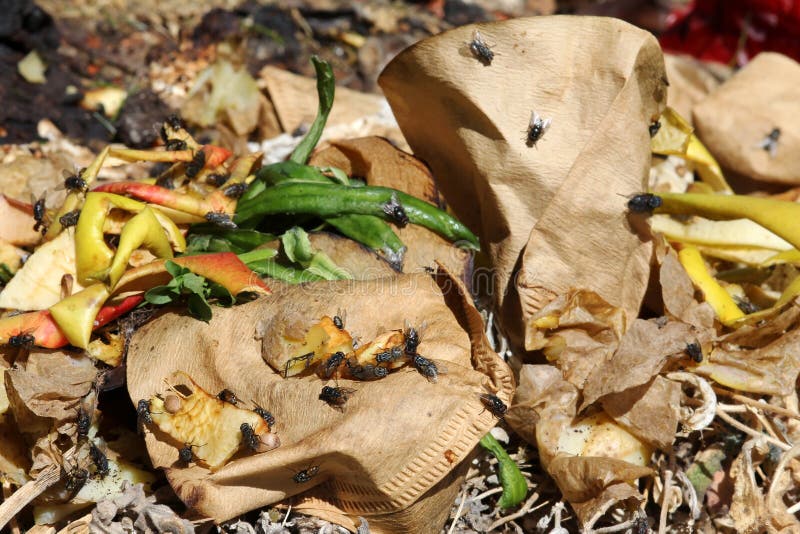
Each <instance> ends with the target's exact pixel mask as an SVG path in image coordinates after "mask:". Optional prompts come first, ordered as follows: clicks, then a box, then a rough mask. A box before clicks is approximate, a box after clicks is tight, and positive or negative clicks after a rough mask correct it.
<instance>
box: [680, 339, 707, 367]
mask: <svg viewBox="0 0 800 534" xmlns="http://www.w3.org/2000/svg"><path fill="white" fill-rule="evenodd" d="M683 352H685V353H686V355H687V356H689V357H690V358H691V359H693V360H694V361H695V362H696V363H701V362H702V361H703V349H702V348H700V343H697V342H694V343H687V344H686V348H685V349H683Z"/></svg>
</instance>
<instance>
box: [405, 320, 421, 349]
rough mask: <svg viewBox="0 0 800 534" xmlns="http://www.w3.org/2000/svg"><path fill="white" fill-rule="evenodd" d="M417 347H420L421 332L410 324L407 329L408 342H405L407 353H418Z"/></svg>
mask: <svg viewBox="0 0 800 534" xmlns="http://www.w3.org/2000/svg"><path fill="white" fill-rule="evenodd" d="M417 347H419V332H417V329H416V328H414V327H413V326H409V327H408V328H407V329H406V343H405V347H404V350H405V353H406V355H407V356H413V355H415V354H416V353H417Z"/></svg>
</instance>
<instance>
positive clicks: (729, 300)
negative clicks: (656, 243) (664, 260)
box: [678, 246, 744, 326]
mask: <svg viewBox="0 0 800 534" xmlns="http://www.w3.org/2000/svg"><path fill="white" fill-rule="evenodd" d="M678 260H679V261H680V262H681V265H683V268H684V269H686V272H687V274H688V275H689V278H691V279H692V282H693V283H694V285H695V286H697V287H698V288H699V289H700V291H702V292H703V295H704V296H705V299H706V302H708V303H709V304H710V305H711V307H712V308H713V309H714V312H715V313H716V314H717V317H718V318H719V320H720V322H721V323H722V324H724V325H726V326H731V325H733V324H734V323H735V322H736V321H738V320H739V319H741V318H742V317H744V312H742V310H740V309H739V306H737V305H736V302H735V301H734V300H733V297H731V296H730V295H729V294H728V292H727V291H725V289H724V288H723V287H722V286H721V285H720V284H719V282H717V280H716V279H715V278H714V277H713V276H711V274H710V273H709V272H708V269H707V268H706V264H705V261H703V256H701V255H700V251H699V250H697V248H696V247H692V246H688V247H684V248H683V249H681V251H680V252H678Z"/></svg>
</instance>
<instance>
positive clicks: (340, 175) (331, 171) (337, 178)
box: [319, 167, 350, 185]
mask: <svg viewBox="0 0 800 534" xmlns="http://www.w3.org/2000/svg"><path fill="white" fill-rule="evenodd" d="M319 170H320V172H323V173H325V176H328V175H330V178H331V179H332V180H333V181H334V182H336V183H340V184H342V185H350V177H348V176H347V173H346V172H344V171H343V170H342V169H340V168H339V167H319Z"/></svg>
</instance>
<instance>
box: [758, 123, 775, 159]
mask: <svg viewBox="0 0 800 534" xmlns="http://www.w3.org/2000/svg"><path fill="white" fill-rule="evenodd" d="M780 138H781V129H780V128H773V129H772V131H771V132H770V133H768V134H767V135H766V137H764V139H763V140H762V141H761V143H759V145H758V146H759V147H761V148H763V149H764V150H766V151H767V152H769V156H770V157H771V158H774V157H775V153H776V152H777V151H778V139H780Z"/></svg>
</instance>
